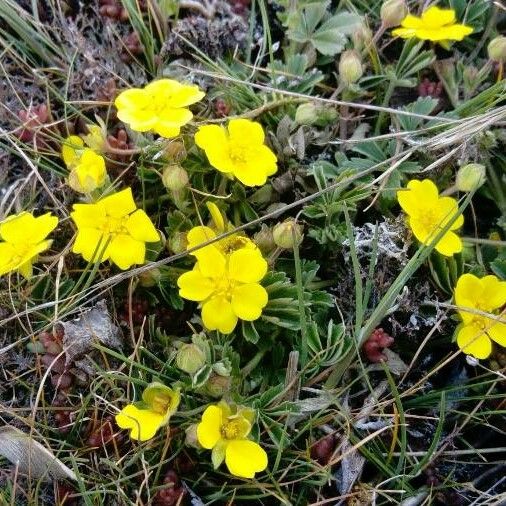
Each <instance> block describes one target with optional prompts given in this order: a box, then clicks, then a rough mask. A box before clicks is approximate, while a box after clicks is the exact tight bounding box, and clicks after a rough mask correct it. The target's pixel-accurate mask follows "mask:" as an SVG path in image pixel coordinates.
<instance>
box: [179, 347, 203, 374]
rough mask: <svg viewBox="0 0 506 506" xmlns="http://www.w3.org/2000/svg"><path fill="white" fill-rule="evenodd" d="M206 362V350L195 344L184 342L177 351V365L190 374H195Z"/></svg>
mask: <svg viewBox="0 0 506 506" xmlns="http://www.w3.org/2000/svg"><path fill="white" fill-rule="evenodd" d="M205 363H206V356H205V354H204V352H203V351H202V350H201V349H200V348H199V347H198V346H197V345H195V344H184V345H183V346H182V347H181V348H180V349H179V350H178V352H177V355H176V365H177V366H178V368H179V369H181V370H182V371H184V372H187V373H188V374H195V373H196V372H197V371H198V370H199V369H200V368H201V367H202V366H203V365H204V364H205Z"/></svg>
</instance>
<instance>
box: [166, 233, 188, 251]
mask: <svg viewBox="0 0 506 506" xmlns="http://www.w3.org/2000/svg"><path fill="white" fill-rule="evenodd" d="M166 247H167V249H168V250H169V252H170V253H173V254H174V255H178V254H179V253H183V251H186V249H187V248H188V240H187V239H186V233H185V232H175V233H174V234H172V235H171V236H170V237H169V239H168V240H167V243H166Z"/></svg>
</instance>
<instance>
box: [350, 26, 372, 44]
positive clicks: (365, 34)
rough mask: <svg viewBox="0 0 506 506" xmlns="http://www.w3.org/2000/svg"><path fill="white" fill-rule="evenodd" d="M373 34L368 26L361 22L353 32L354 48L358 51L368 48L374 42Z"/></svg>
mask: <svg viewBox="0 0 506 506" xmlns="http://www.w3.org/2000/svg"><path fill="white" fill-rule="evenodd" d="M372 38H373V34H372V31H371V30H370V28H369V27H368V26H366V25H365V24H363V23H362V24H361V25H360V26H359V27H358V28H357V29H356V30H355V31H354V32H353V33H352V34H351V40H352V41H353V48H354V49H356V50H357V51H362V50H363V49H365V48H367V47H368V46H369V45H370V44H371V42H372Z"/></svg>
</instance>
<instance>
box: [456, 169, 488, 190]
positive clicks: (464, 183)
mask: <svg viewBox="0 0 506 506" xmlns="http://www.w3.org/2000/svg"><path fill="white" fill-rule="evenodd" d="M485 179H486V169H485V166H484V165H481V164H479V163H468V164H467V165H464V166H463V167H460V169H459V170H458V172H457V181H456V183H455V185H456V186H457V189H458V190H459V191H461V192H470V191H471V190H476V189H478V188H479V187H480V186H481V185H483V183H484V182H485Z"/></svg>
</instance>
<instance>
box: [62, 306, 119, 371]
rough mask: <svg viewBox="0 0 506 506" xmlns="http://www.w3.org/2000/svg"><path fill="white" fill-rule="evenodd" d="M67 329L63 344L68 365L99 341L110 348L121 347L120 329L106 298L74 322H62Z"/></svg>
mask: <svg viewBox="0 0 506 506" xmlns="http://www.w3.org/2000/svg"><path fill="white" fill-rule="evenodd" d="M61 324H62V325H63V328H64V330H65V334H64V336H63V346H64V348H65V353H66V359H65V363H66V365H69V364H72V363H73V362H74V361H75V360H76V359H79V358H82V357H84V356H85V355H86V354H87V353H88V352H89V351H90V350H92V349H93V343H95V342H97V341H99V342H101V343H102V344H105V345H106V346H108V347H109V348H121V339H120V335H121V334H120V330H119V328H118V327H117V326H116V325H114V323H113V322H112V319H111V315H110V314H109V311H108V310H107V305H106V303H105V300H100V301H99V302H97V304H96V305H95V306H94V307H93V308H92V309H90V310H89V311H87V312H85V313H83V315H82V316H80V317H79V318H77V319H76V320H74V321H72V322H61Z"/></svg>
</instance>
